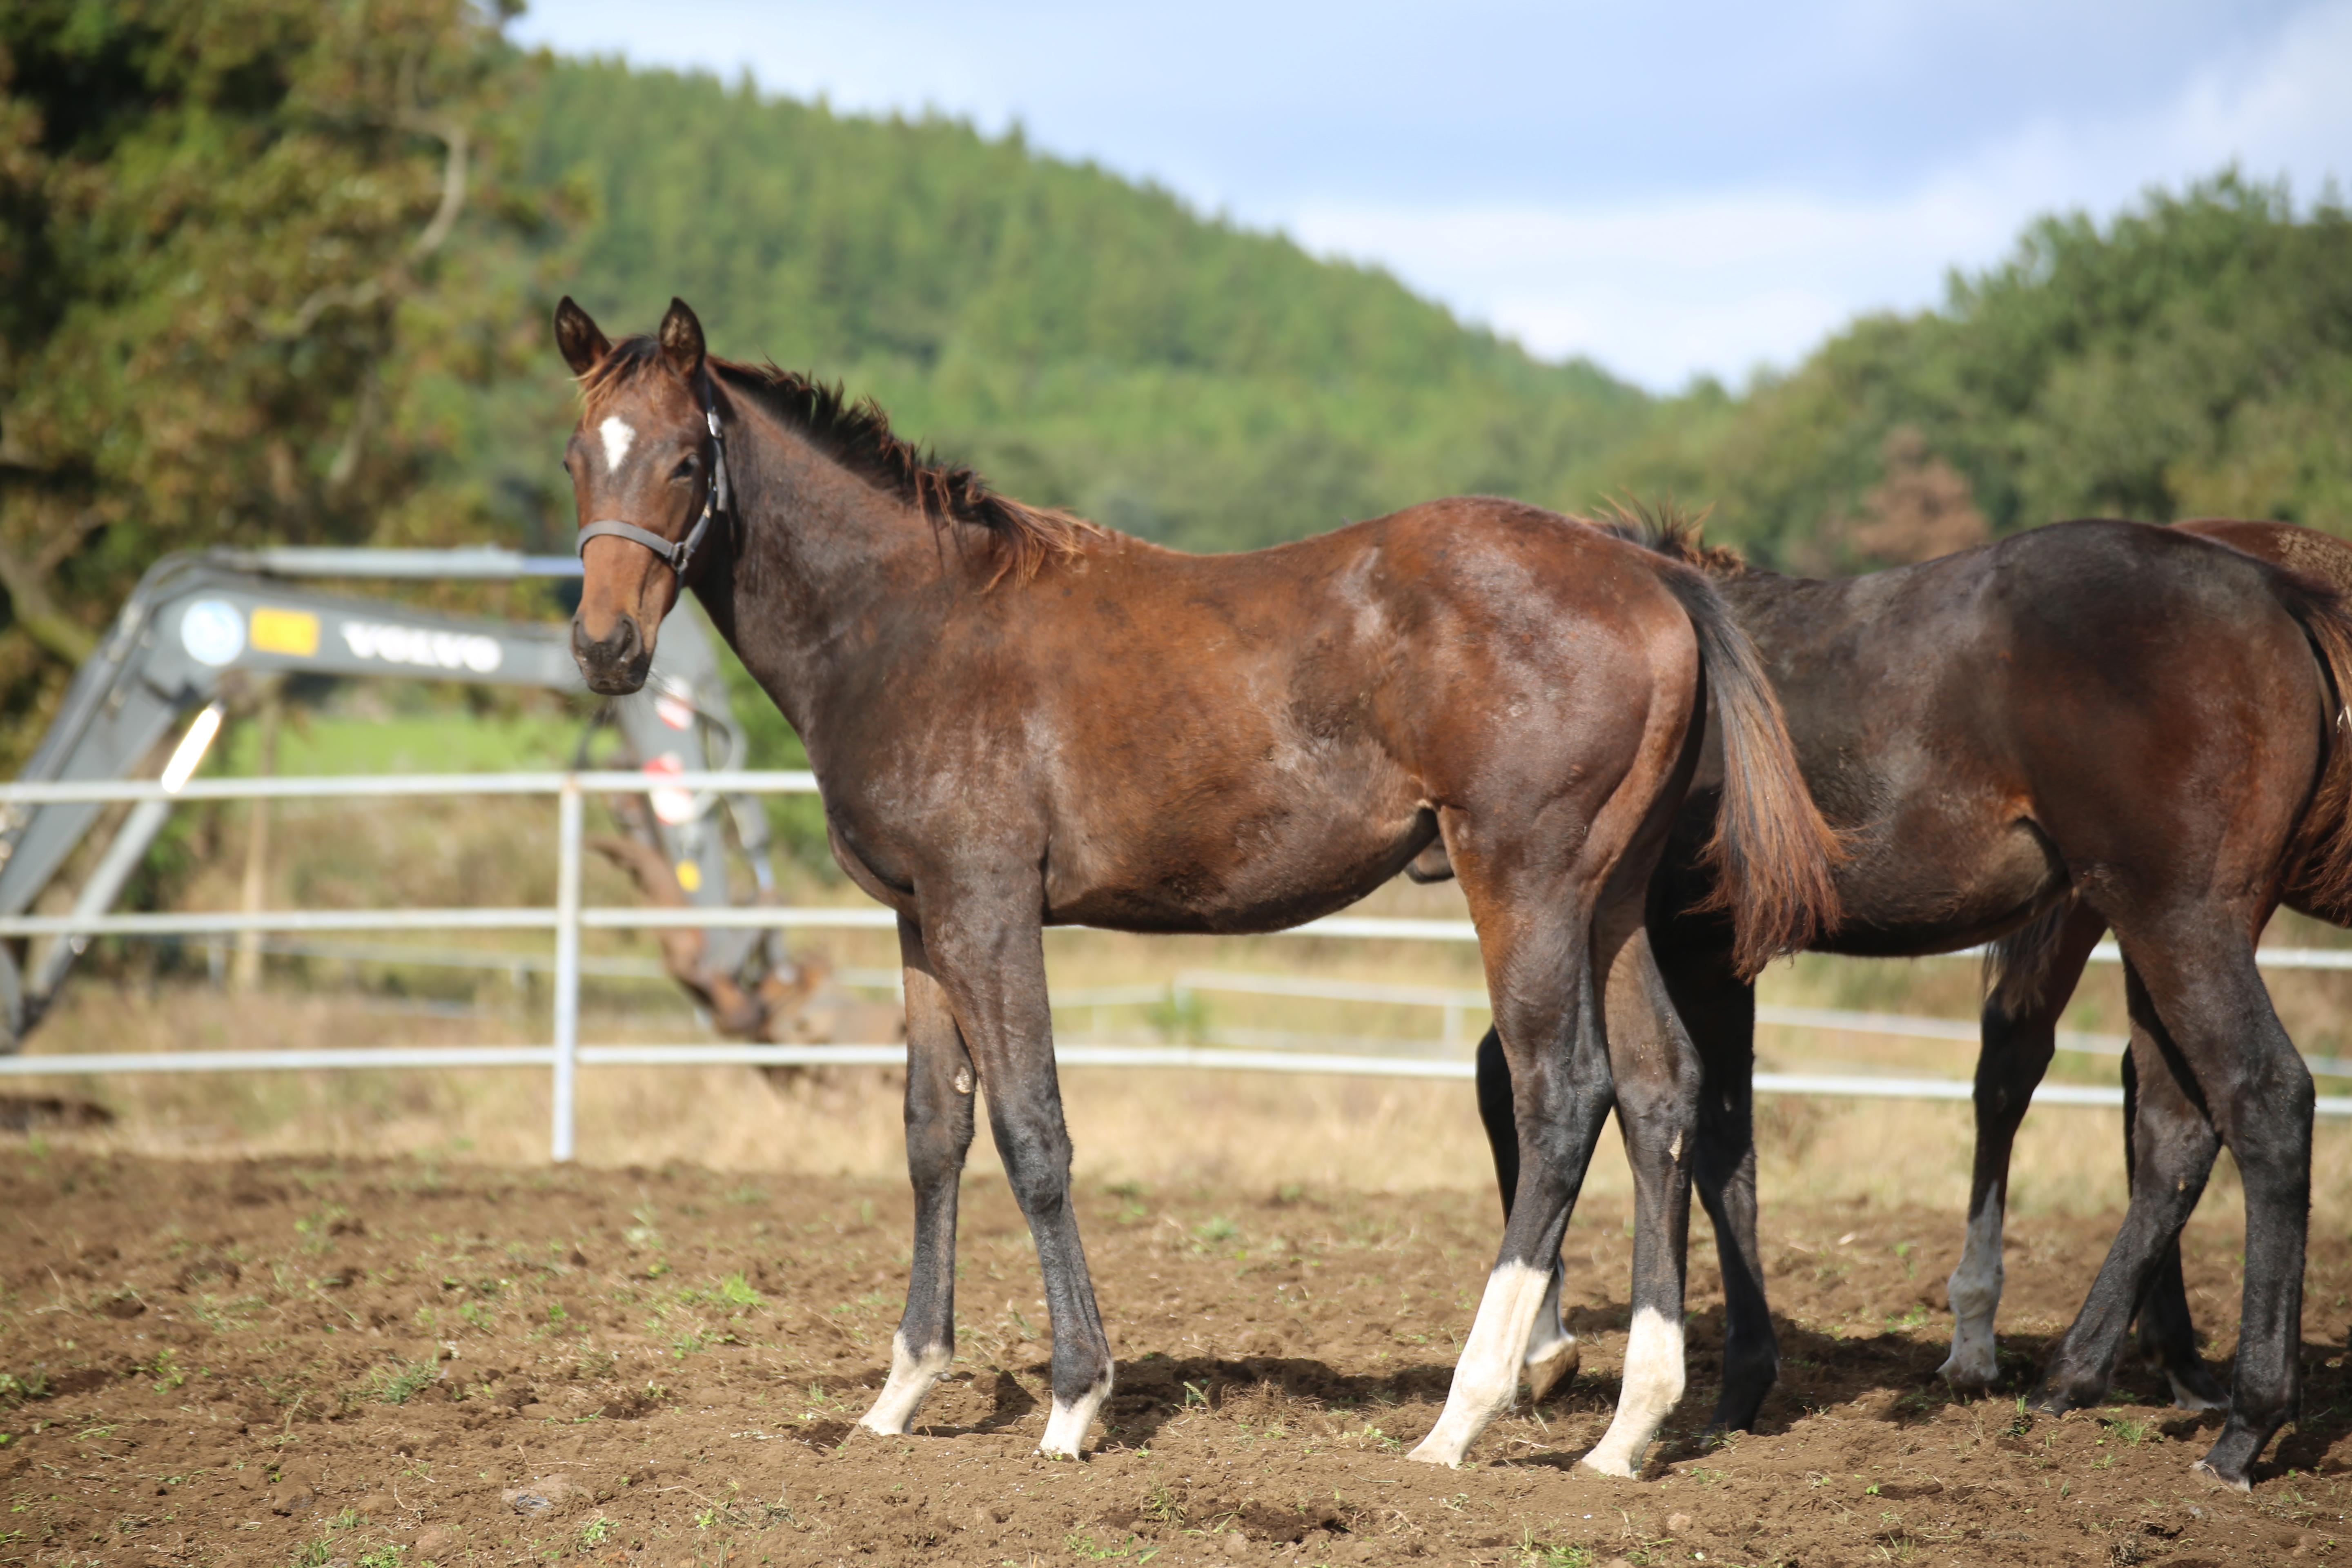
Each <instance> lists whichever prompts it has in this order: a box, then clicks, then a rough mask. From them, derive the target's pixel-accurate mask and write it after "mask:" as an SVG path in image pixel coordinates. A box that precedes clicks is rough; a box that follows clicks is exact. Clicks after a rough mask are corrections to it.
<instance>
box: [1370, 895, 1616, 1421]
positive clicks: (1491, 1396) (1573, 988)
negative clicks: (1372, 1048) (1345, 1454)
mask: <svg viewBox="0 0 2352 1568" xmlns="http://www.w3.org/2000/svg"><path fill="white" fill-rule="evenodd" d="M1547 902H1549V904H1550V906H1551V910H1556V911H1558V912H1549V911H1548V912H1547V914H1546V916H1545V922H1546V924H1547V925H1549V923H1550V922H1551V921H1563V922H1565V924H1566V927H1567V929H1568V930H1570V931H1574V930H1577V929H1578V928H1580V927H1582V926H1583V925H1584V924H1585V921H1583V920H1582V919H1581V912H1582V911H1580V910H1574V909H1573V908H1570V907H1567V906H1568V901H1567V900H1565V899H1561V900H1547ZM1536 907H1542V905H1540V904H1538V905H1537V906H1536ZM1547 934H1548V935H1550V934H1559V933H1553V932H1548V933H1547ZM1544 945H1547V946H1551V945H1555V944H1553V943H1545V944H1544ZM1556 945H1557V946H1558V948H1559V951H1561V952H1563V953H1573V954H1576V955H1577V957H1578V958H1580V960H1581V962H1576V961H1571V962H1569V963H1564V964H1559V965H1549V964H1540V963H1526V962H1514V961H1513V955H1511V954H1505V953H1499V952H1498V953H1494V954H1490V955H1489V959H1488V964H1487V969H1488V973H1490V974H1496V975H1502V974H1512V975H1515V976H1519V977H1520V978H1518V979H1517V980H1516V981H1515V983H1514V984H1509V985H1507V986H1503V985H1498V986H1496V1024H1497V1026H1498V1027H1497V1039H1498V1045H1497V1048H1496V1055H1498V1056H1501V1057H1504V1058H1507V1065H1506V1066H1505V1067H1504V1068H1503V1069H1502V1070H1501V1071H1500V1072H1499V1073H1494V1072H1489V1073H1487V1074H1484V1075H1482V1089H1483V1088H1484V1086H1486V1085H1495V1086H1498V1087H1499V1089H1500V1091H1501V1092H1502V1093H1504V1094H1505V1095H1506V1096H1507V1099H1508V1102H1509V1106H1510V1136H1509V1137H1508V1138H1507V1139H1505V1138H1503V1137H1501V1136H1498V1135H1496V1133H1495V1122H1494V1121H1493V1120H1492V1119H1490V1121H1489V1133H1490V1136H1494V1137H1495V1147H1496V1163H1497V1165H1498V1167H1502V1168H1505V1169H1507V1170H1508V1171H1509V1172H1510V1173H1511V1180H1510V1185H1509V1191H1510V1194H1511V1195H1510V1197H1509V1198H1508V1199H1507V1200H1506V1203H1505V1210H1506V1215H1507V1217H1506V1219H1505V1221H1504V1225H1503V1242H1502V1247H1501V1248H1500V1251H1499V1255H1498V1256H1497V1258H1496V1262H1495V1268H1494V1270H1493V1272H1492V1273H1490V1274H1489V1275H1488V1276H1487V1277H1486V1291H1485V1293H1484V1294H1483V1295H1482V1296H1481V1298H1480V1299H1479V1302H1478V1315H1477V1318H1476V1320H1475V1321H1474V1322H1473V1323H1472V1325H1471V1329H1470V1337H1469V1338H1468V1340H1466V1341H1465V1342H1464V1344H1463V1346H1462V1354H1461V1358H1460V1360H1459V1361H1458V1362H1457V1363H1455V1365H1454V1382H1453V1384H1452V1386H1451V1387H1450V1388H1449V1389H1448V1390H1447V1392H1446V1396H1445V1408H1444V1411H1443V1412H1442V1413H1441V1414H1440V1415H1439V1416H1438V1419H1437V1424H1436V1426H1433V1427H1432V1428H1431V1430H1430V1433H1429V1436H1426V1437H1424V1438H1423V1439H1422V1441H1421V1443H1420V1445H1419V1446H1418V1447H1415V1448H1414V1449H1413V1450H1412V1455H1411V1458H1414V1459H1418V1460H1420V1461H1421V1462H1423V1463H1424V1464H1433V1465H1458V1464H1460V1463H1461V1462H1462V1459H1463V1457H1464V1456H1465V1454H1467V1453H1468V1452H1469V1449H1470V1445H1471V1444H1472V1443H1474V1442H1475V1441H1476V1440H1477V1437H1478V1435H1479V1433H1481V1432H1482V1431H1484V1430H1485V1429H1486V1425H1487V1424H1488V1423H1489V1422H1490V1421H1492V1420H1493V1419H1494V1418H1495V1417H1496V1415H1500V1414H1501V1413H1502V1412H1504V1411H1505V1410H1507V1409H1508V1408H1509V1407H1510V1404H1511V1399H1512V1396H1513V1394H1516V1392H1517V1388H1518V1381H1519V1373H1520V1369H1521V1367H1522V1366H1523V1365H1525V1363H1526V1361H1527V1356H1528V1346H1529V1344H1530V1342H1533V1341H1535V1340H1537V1339H1538V1330H1537V1323H1538V1320H1539V1319H1540V1318H1541V1317H1542V1315H1543V1313H1544V1311H1545V1309H1546V1303H1547V1302H1549V1303H1550V1309H1549V1310H1550V1312H1551V1314H1552V1318H1553V1321H1555V1322H1556V1321H1557V1319H1558V1313H1559V1307H1558V1300H1559V1296H1558V1285H1557V1282H1556V1277H1557V1274H1558V1271H1559V1244H1560V1238H1561V1236H1562V1234H1563V1233H1564V1232H1565V1231H1566V1229H1567V1227H1568V1216H1569V1212H1570V1209H1571V1208H1573V1207H1574V1205H1575V1201H1576V1194H1577V1191H1578V1189H1579V1188H1580V1186H1581V1185H1582V1184H1583V1180H1584V1173H1585V1169H1586V1167H1587V1166H1588V1165H1589V1164H1590V1163H1591V1158H1592V1150H1593V1147H1594V1145H1595V1144H1596V1143H1598V1142H1600V1135H1601V1122H1602V1121H1603V1120H1604V1119H1605V1118H1606V1117H1607V1115H1608V1113H1609V1105H1610V1070H1609V1058H1608V1050H1607V1047H1606V1045H1605V1043H1604V1042H1603V1040H1602V1037H1601V1026H1600V1018H1599V1009H1598V1008H1597V1007H1596V1006H1595V1005H1594V999H1593V994H1592V989H1593V988H1592V984H1591V967H1590V964H1591V960H1590V957H1589V948H1588V946H1587V944H1586V943H1585V942H1565V943H1559V944H1556ZM1517 957H1518V958H1519V959H1520V960H1522V961H1524V960H1525V958H1526V957H1527V955H1526V954H1518V955H1517ZM1501 1042H1515V1043H1513V1044H1504V1043H1501ZM1483 1104H1484V1093H1483V1092H1482V1106H1483ZM1563 1332H1564V1331H1563ZM1571 1343H1572V1342H1571Z"/></svg>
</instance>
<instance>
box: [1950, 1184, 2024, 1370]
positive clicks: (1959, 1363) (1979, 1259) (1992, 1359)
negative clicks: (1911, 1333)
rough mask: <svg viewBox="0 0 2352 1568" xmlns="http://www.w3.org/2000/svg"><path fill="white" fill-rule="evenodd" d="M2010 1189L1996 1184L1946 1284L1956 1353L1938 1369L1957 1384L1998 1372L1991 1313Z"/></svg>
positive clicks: (1997, 1346)
mask: <svg viewBox="0 0 2352 1568" xmlns="http://www.w3.org/2000/svg"><path fill="white" fill-rule="evenodd" d="M2006 1196H2007V1194H2006V1193H2004V1192H2003V1190H2002V1189H2001V1188H2000V1187H1995V1188H1994V1189H1993V1190H1992V1191H1991V1192H1990V1193H1988V1194H1985V1203H1984V1207H1983V1208H1981V1209H1979V1211H1978V1212H1977V1216H1976V1217H1975V1218H1974V1219H1972V1220H1970V1221H1969V1236H1968V1240H1967V1242H1966V1243H1965V1244H1964V1245H1963V1246H1962V1247H1961V1248H1960V1261H1959V1266H1958V1268H1954V1269H1953V1270H1952V1278H1951V1280H1950V1282H1949V1283H1948V1285H1947V1287H1946V1289H1948V1291H1949V1292H1950V1294H1951V1298H1952V1353H1951V1354H1950V1355H1948V1356H1947V1357H1945V1358H1944V1364H1943V1366H1942V1367H1940V1368H1939V1369H1938V1370H1939V1371H1940V1372H1941V1373H1943V1377H1944V1381H1945V1382H1947V1383H1949V1384H1953V1385H1954V1386H1956V1387H1967V1388H1985V1387H1990V1385H1991V1384H1993V1383H1994V1382H1995V1381H1996V1380H1998V1378H1999V1377H2000V1344H1999V1342H1998V1341H1997V1340H1996V1339H1995V1338H1994V1335H1993V1329H1992V1324H1993V1316H1994V1314H1995V1313H1996V1312H1997V1311H1998V1310H2000V1286H2001V1264H2000V1225H2001V1207H2002V1201H2003V1199H2004V1198H2005V1197H2006Z"/></svg>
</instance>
